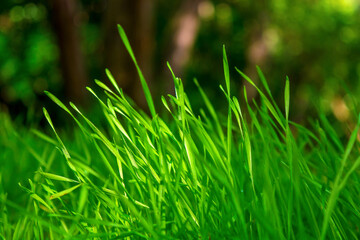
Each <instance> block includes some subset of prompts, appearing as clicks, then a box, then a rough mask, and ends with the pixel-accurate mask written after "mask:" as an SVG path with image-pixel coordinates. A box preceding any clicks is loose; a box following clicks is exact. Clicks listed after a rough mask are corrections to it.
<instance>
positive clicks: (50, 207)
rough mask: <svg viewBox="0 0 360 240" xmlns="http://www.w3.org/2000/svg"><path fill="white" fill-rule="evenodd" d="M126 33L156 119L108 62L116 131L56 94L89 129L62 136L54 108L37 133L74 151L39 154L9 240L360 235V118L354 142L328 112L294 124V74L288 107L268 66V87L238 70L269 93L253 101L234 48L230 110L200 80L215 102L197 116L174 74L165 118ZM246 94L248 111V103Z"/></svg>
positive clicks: (109, 114) (7, 230)
mask: <svg viewBox="0 0 360 240" xmlns="http://www.w3.org/2000/svg"><path fill="white" fill-rule="evenodd" d="M119 32H120V36H121V38H122V40H123V42H124V43H125V46H126V49H127V50H128V52H129V54H130V56H131V57H132V59H133V61H134V64H135V66H136V68H137V70H138V73H139V76H140V81H141V84H142V87H143V90H144V93H145V96H146V99H147V102H148V106H149V111H150V113H151V115H150V116H148V115H147V114H145V113H144V112H142V111H141V110H139V109H137V108H136V107H134V106H133V105H132V104H130V102H129V100H128V99H127V97H126V96H125V95H124V94H123V92H122V90H121V89H120V88H119V87H118V86H117V85H116V82H115V80H114V79H113V77H112V75H111V73H110V71H108V70H106V73H107V76H108V77H109V79H110V82H111V83H112V84H113V86H114V88H113V89H115V90H112V89H110V88H109V87H107V86H106V85H105V84H104V83H103V82H101V81H96V84H97V85H98V86H99V87H100V89H101V90H102V91H104V93H105V95H106V97H103V94H100V93H98V90H93V89H90V88H88V90H89V91H90V93H91V94H92V95H94V97H95V98H97V99H98V101H99V104H100V105H101V107H102V109H103V113H102V115H101V116H96V117H102V118H104V119H106V120H107V122H108V128H107V129H101V128H99V127H97V126H95V125H94V124H93V123H92V121H91V117H87V116H85V115H84V114H83V113H82V112H81V111H80V110H79V109H78V108H77V107H76V106H75V105H74V104H72V103H70V107H69V106H66V105H65V104H63V103H62V102H61V101H60V100H58V99H57V98H56V97H55V96H54V95H52V94H51V93H48V92H47V93H46V94H47V95H48V96H49V97H50V98H51V99H52V100H53V101H54V102H55V103H56V104H57V105H59V107H60V108H61V109H63V110H64V111H65V112H64V114H68V115H69V117H71V118H73V119H74V121H75V122H76V124H77V125H78V130H77V131H75V133H74V136H75V140H73V141H64V140H62V139H63V137H64V136H62V135H61V133H59V134H58V133H57V131H56V127H55V126H53V124H52V121H51V116H50V115H49V114H48V112H47V111H46V109H44V115H45V117H46V119H47V120H48V122H49V124H50V126H51V128H52V130H53V132H54V134H55V135H54V136H55V138H54V139H52V138H49V137H48V136H47V135H45V134H42V133H40V132H37V131H36V132H34V133H35V134H36V135H37V136H38V137H39V138H41V139H42V140H44V141H45V142H47V144H45V143H44V146H49V145H52V146H54V145H55V147H56V149H57V150H58V152H60V153H61V155H62V156H61V157H59V156H58V155H56V156H55V155H54V154H53V153H52V152H49V151H47V152H36V151H35V152H34V154H35V155H36V156H37V157H36V158H38V162H39V164H38V166H39V167H38V169H37V172H36V174H35V176H34V178H30V179H28V180H27V182H24V181H22V184H21V188H23V190H24V193H27V194H28V196H29V201H28V206H27V207H24V206H20V205H19V204H18V203H16V202H14V201H13V200H12V199H8V198H7V197H6V193H5V191H4V192H3V193H1V194H2V195H1V205H0V206H1V208H2V209H5V208H6V209H8V208H11V209H15V211H17V212H18V213H19V214H21V217H18V218H16V219H15V220H14V221H13V222H9V221H7V219H8V216H7V211H2V212H1V217H0V219H1V221H0V230H1V233H0V234H1V235H0V236H2V237H3V238H4V239H121V238H128V239H141V238H151V239H159V238H161V239H356V238H357V237H358V236H359V235H360V232H359V229H358V226H359V223H360V221H359V217H360V215H359V214H360V212H359V209H360V208H359V203H358V199H359V197H360V195H359V190H360V188H359V172H358V171H357V170H356V169H357V167H358V165H359V164H360V158H359V157H358V156H359V148H358V147H359V144H358V141H357V138H356V137H357V132H358V128H359V123H358V124H357V126H356V128H355V129H354V130H353V132H352V134H351V137H350V138H349V141H348V143H347V145H346V146H344V145H343V144H342V142H341V141H340V140H339V138H338V137H337V136H336V134H335V133H334V131H333V130H332V129H331V125H330V124H328V122H327V120H326V118H324V117H322V118H321V119H320V121H319V122H316V124H314V130H313V131H310V130H308V129H306V128H304V127H302V126H299V125H297V124H295V123H293V122H291V120H290V119H289V112H290V111H291V109H290V107H289V106H290V99H291V96H290V90H289V89H290V81H289V80H288V79H286V80H285V81H284V100H285V104H284V105H285V109H280V108H279V107H278V105H277V104H276V103H275V101H274V100H273V97H272V95H271V91H270V87H269V86H268V85H267V82H266V80H265V77H264V75H263V74H262V72H261V71H260V69H258V73H259V77H260V80H261V83H262V85H263V86H262V87H261V88H260V87H258V86H256V85H255V84H254V83H253V81H252V80H251V79H249V78H248V77H247V76H246V75H245V74H243V73H242V72H241V71H240V70H238V69H237V71H238V72H239V74H240V75H241V76H242V77H244V78H245V79H246V80H247V81H248V82H249V83H250V84H252V85H253V86H254V87H256V89H257V91H258V93H259V95H260V98H261V101H260V102H259V103H256V102H254V104H251V105H250V103H248V102H246V101H247V98H246V89H244V93H245V99H244V100H242V99H241V100H238V99H237V98H236V97H235V96H232V95H231V87H230V78H229V66H228V61H227V57H226V52H225V48H224V51H223V65H224V78H225V86H224V87H223V86H221V89H222V90H223V93H224V100H225V101H224V102H225V103H227V104H226V106H224V109H222V110H221V111H218V110H217V109H214V108H213V106H212V104H211V102H212V101H215V100H216V101H217V99H215V100H213V99H208V97H207V96H206V94H205V93H204V91H203V90H202V89H201V87H200V86H199V84H198V83H197V81H196V80H195V84H196V85H197V86H198V89H199V96H201V97H202V98H203V100H204V106H205V108H204V109H202V110H201V111H200V115H198V114H196V113H195V112H194V111H193V110H192V107H191V104H190V102H189V98H188V97H187V95H186V92H185V91H184V87H183V84H182V82H181V80H180V79H179V78H177V77H175V76H174V75H173V80H174V83H175V92H176V94H175V96H167V97H162V98H161V100H162V102H163V105H164V108H165V109H166V110H167V111H168V113H169V115H170V116H171V120H164V119H163V118H162V117H161V116H159V115H158V114H157V111H156V109H155V106H154V104H153V100H152V97H151V94H150V91H149V88H148V87H147V84H146V82H145V79H144V77H143V75H142V73H141V70H140V68H139V67H138V65H137V63H136V60H135V57H134V55H133V52H132V50H131V47H130V44H129V42H128V40H127V37H126V35H125V33H124V31H123V29H122V28H121V27H120V26H119ZM169 69H170V71H171V68H170V66H169ZM262 88H263V89H264V91H262V90H261V89H262ZM244 101H245V104H244V106H246V108H247V109H246V110H244V109H241V106H242V104H240V102H244ZM251 106H253V107H251ZM219 112H224V113H226V112H227V114H226V115H225V116H223V115H222V113H219ZM246 116H248V118H249V119H250V121H246V120H245V119H248V118H247V117H246ZM293 132H296V137H294V134H293ZM3 141H4V140H3ZM53 149H55V148H53ZM19 151H25V149H19ZM45 153H47V154H45ZM2 172H3V171H2Z"/></svg>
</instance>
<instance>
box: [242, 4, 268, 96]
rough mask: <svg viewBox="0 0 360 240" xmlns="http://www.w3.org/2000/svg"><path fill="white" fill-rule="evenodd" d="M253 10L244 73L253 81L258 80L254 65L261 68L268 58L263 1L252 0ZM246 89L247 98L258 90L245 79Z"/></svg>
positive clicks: (265, 8) (266, 25)
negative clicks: (255, 0)
mask: <svg viewBox="0 0 360 240" xmlns="http://www.w3.org/2000/svg"><path fill="white" fill-rule="evenodd" d="M251 9H252V10H253V11H254V12H253V14H252V18H253V19H252V20H251V21H250V22H249V23H250V24H249V28H248V29H249V34H248V46H247V51H246V53H245V54H246V66H245V70H244V71H245V74H246V75H247V76H248V77H250V78H251V79H252V80H253V81H254V82H255V83H257V82H258V74H257V70H256V66H259V67H260V68H261V69H262V70H264V68H265V67H266V65H267V62H268V59H269V46H268V44H267V42H266V36H265V32H266V30H267V27H268V24H269V17H268V12H267V9H268V8H267V6H266V2H265V1H259V2H254V3H253V4H252V5H251ZM244 84H245V86H246V90H247V96H248V99H252V98H254V97H256V96H257V94H258V91H256V89H255V88H254V87H252V85H251V84H250V83H248V82H247V81H245V82H244Z"/></svg>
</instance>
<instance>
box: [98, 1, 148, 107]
mask: <svg viewBox="0 0 360 240" xmlns="http://www.w3.org/2000/svg"><path fill="white" fill-rule="evenodd" d="M153 6H154V1H149V0H133V1H128V0H108V1H107V7H106V12H105V16H104V22H103V24H104V25H103V29H104V48H103V49H104V58H105V59H104V64H105V67H107V68H109V70H110V71H111V73H112V74H113V75H114V77H115V79H116V81H117V82H118V84H119V87H121V88H123V89H124V92H125V93H126V94H127V95H129V96H130V97H131V98H132V99H133V100H135V102H136V103H137V104H138V105H139V106H140V107H141V108H146V106H147V104H146V100H145V96H144V93H143V91H142V88H141V84H140V80H139V76H138V74H137V72H136V69H135V66H134V64H133V62H132V61H131V58H130V57H129V54H128V53H127V52H126V49H125V47H124V44H123V43H122V42H121V39H120V36H119V33H118V30H117V24H121V25H122V26H123V28H124V29H125V31H126V34H127V36H128V38H129V41H130V44H131V46H132V49H133V51H134V54H135V57H136V59H137V61H138V64H139V67H140V69H141V70H142V72H143V74H144V77H145V78H146V80H147V83H148V85H149V87H150V88H151V85H152V69H153V66H152V57H153V47H154V36H153Z"/></svg>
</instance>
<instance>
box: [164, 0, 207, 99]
mask: <svg viewBox="0 0 360 240" xmlns="http://www.w3.org/2000/svg"><path fill="white" fill-rule="evenodd" d="M201 1H202V0H185V1H183V3H182V5H181V7H180V8H179V11H178V13H177V14H176V15H175V17H174V19H172V22H171V24H172V29H173V30H172V32H173V37H172V39H171V43H170V44H169V45H170V48H169V52H168V53H167V54H166V59H167V60H169V63H170V65H171V68H172V70H173V71H174V74H175V76H177V77H181V74H182V73H183V71H184V67H185V65H186V63H187V62H188V60H189V58H190V54H191V51H192V49H193V46H194V43H195V40H196V36H197V34H198V30H199V26H200V19H199V16H198V11H197V10H198V6H199V4H200V3H201ZM164 72H165V73H166V76H165V77H164V78H166V83H165V84H164V86H165V88H166V89H165V90H166V92H167V93H173V92H174V83H173V81H172V80H171V79H172V77H171V74H170V73H169V70H167V69H166V71H164Z"/></svg>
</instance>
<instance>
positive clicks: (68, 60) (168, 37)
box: [0, 0, 360, 123]
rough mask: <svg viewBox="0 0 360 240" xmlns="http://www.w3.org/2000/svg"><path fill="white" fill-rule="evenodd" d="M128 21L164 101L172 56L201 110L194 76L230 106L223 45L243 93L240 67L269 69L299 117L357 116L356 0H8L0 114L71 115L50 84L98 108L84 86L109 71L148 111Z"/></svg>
mask: <svg viewBox="0 0 360 240" xmlns="http://www.w3.org/2000/svg"><path fill="white" fill-rule="evenodd" d="M118 23H119V24H121V25H122V26H123V27H124V29H125V31H126V33H127V35H128V37H129V40H130V43H131V45H132V47H133V50H134V52H135V56H136V58H137V59H138V62H139V65H140V68H141V69H142V70H143V73H144V75H145V78H146V79H147V81H148V83H149V85H150V88H151V91H152V94H153V97H154V99H155V101H156V102H157V103H158V104H159V102H160V96H161V95H165V94H167V93H172V92H173V90H172V89H173V84H172V79H171V76H170V73H169V71H168V69H167V67H166V61H169V62H170V64H171V66H172V68H173V70H174V72H175V74H176V75H177V76H179V77H181V78H182V79H183V81H184V84H185V90H186V92H187V93H188V96H189V98H190V99H191V101H192V104H193V107H194V108H195V109H196V108H198V107H200V106H201V104H202V103H201V102H202V101H201V99H200V97H199V94H198V91H197V89H196V87H195V85H194V83H193V78H194V77H196V78H197V79H198V81H199V83H200V84H201V85H202V86H203V88H204V89H205V90H206V92H207V93H208V95H209V98H210V99H213V100H214V101H213V103H214V104H215V105H217V107H218V108H221V107H223V105H222V104H223V103H224V102H225V101H224V102H221V101H218V96H219V95H221V96H222V93H221V91H220V90H219V84H224V80H223V70H222V45H223V44H225V45H226V48H227V54H228V58H229V63H230V66H231V80H232V86H233V94H234V95H235V96H241V95H242V92H243V86H244V84H245V85H246V83H245V82H244V81H243V79H242V78H241V77H240V76H239V74H237V73H236V71H235V70H234V66H237V67H238V68H239V69H240V70H242V71H243V72H245V73H246V74H247V75H248V76H250V77H251V78H252V79H253V80H254V81H255V82H256V81H258V79H257V78H258V77H257V74H256V68H255V67H256V65H259V66H260V68H261V69H262V70H263V72H264V74H265V76H266V78H267V79H268V82H269V85H270V88H271V89H272V91H273V95H274V97H275V99H276V100H277V101H278V102H279V103H280V106H281V105H282V104H281V103H282V101H283V90H284V84H285V76H286V75H288V76H289V78H290V84H291V111H290V112H291V115H290V117H291V119H293V120H295V121H298V122H299V121H300V122H301V121H305V120H306V119H307V118H308V117H309V116H313V115H315V114H316V112H317V109H321V111H323V112H324V113H325V114H327V115H328V116H330V118H333V119H334V120H336V121H338V122H349V121H350V122H352V121H353V119H354V115H355V114H353V113H352V111H354V112H356V109H357V108H356V106H357V102H358V99H357V96H359V95H358V94H359V93H360V85H359V84H358V82H359V80H360V1H358V0H316V1H314V0H311V1H310V0H292V1H285V0H263V1H261V0H259V1H252V0H223V1H219V0H181V1H180V0H172V1H168V0H131V1H130V0H82V1H75V0H51V1H46V0H37V1H31V0H1V1H0V109H1V111H5V112H8V113H10V115H11V116H12V118H13V119H20V120H19V121H22V122H25V123H26V122H28V121H30V122H33V121H40V119H41V118H42V110H41V108H42V107H43V106H46V107H47V108H48V109H50V110H49V111H50V112H53V113H52V114H55V115H56V114H57V112H61V111H58V107H57V106H56V105H55V104H52V103H50V101H49V100H48V99H47V97H46V96H44V93H43V92H44V90H48V91H50V92H52V93H53V94H55V95H56V96H58V97H59V98H60V99H61V100H65V101H73V102H75V103H76V104H78V105H81V106H82V108H84V109H90V111H91V109H93V107H92V106H93V102H92V101H93V100H92V98H91V96H90V94H88V93H86V90H85V86H93V80H94V79H100V80H102V81H104V82H108V81H107V80H106V77H105V74H104V69H105V68H109V69H110V71H111V72H112V74H113V75H114V77H115V78H116V80H117V81H118V83H119V86H120V87H122V88H123V89H124V91H125V92H126V94H128V95H129V96H131V97H132V98H133V99H134V101H135V102H136V103H137V104H138V105H139V106H140V107H145V108H146V104H145V101H144V97H143V93H142V89H141V87H140V84H139V80H138V77H137V73H136V69H135V67H134V66H133V64H132V62H131V60H130V58H129V57H128V54H127V53H126V51H125V48H124V46H123V44H122V42H121V40H120V37H119V35H118V32H117V26H116V25H117V24H118ZM247 90H248V97H249V98H255V99H256V97H257V96H256V92H255V91H254V90H253V89H252V88H250V87H249V86H247ZM224 100H225V97H224ZM51 109H52V110H51ZM60 115H65V114H62V113H60ZM59 118H60V117H59ZM59 121H60V120H59Z"/></svg>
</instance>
